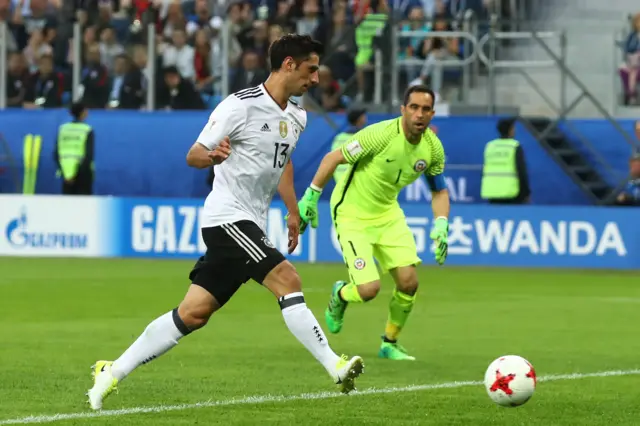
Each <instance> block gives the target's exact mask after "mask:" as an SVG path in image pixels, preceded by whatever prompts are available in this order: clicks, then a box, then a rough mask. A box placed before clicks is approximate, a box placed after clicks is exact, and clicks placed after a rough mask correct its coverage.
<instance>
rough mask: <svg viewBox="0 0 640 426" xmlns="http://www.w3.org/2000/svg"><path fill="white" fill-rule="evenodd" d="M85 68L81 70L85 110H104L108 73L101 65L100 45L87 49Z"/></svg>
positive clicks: (107, 88)
mask: <svg viewBox="0 0 640 426" xmlns="http://www.w3.org/2000/svg"><path fill="white" fill-rule="evenodd" d="M86 60H87V66H86V67H85V68H84V69H83V70H82V87H83V91H82V93H83V94H82V103H83V104H84V105H85V106H86V107H87V108H105V107H106V106H107V102H109V92H110V87H111V85H110V82H109V71H108V70H107V67H106V66H105V65H104V64H103V63H102V61H101V56H100V45H99V44H98V43H95V44H92V45H91V46H89V48H88V49H87V58H86Z"/></svg>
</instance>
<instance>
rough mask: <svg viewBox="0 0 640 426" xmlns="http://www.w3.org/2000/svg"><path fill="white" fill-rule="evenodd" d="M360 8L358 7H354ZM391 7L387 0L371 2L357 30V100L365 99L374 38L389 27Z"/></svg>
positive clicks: (372, 0)
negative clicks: (388, 16)
mask: <svg viewBox="0 0 640 426" xmlns="http://www.w3.org/2000/svg"><path fill="white" fill-rule="evenodd" d="M354 7H358V6H354ZM388 12H389V6H388V4H387V1H386V0H371V1H370V3H369V6H368V8H367V14H366V15H365V16H364V18H363V19H362V22H360V24H359V25H358V27H357V28H356V43H357V51H358V53H357V55H356V57H355V65H356V67H357V72H356V77H357V82H358V95H357V98H356V99H357V100H362V99H364V93H365V89H366V76H365V73H366V72H368V71H370V70H371V62H372V60H373V42H374V38H376V37H377V36H380V35H381V34H382V32H383V30H384V28H385V27H386V26H387V13H388Z"/></svg>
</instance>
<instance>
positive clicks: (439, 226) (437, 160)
mask: <svg viewBox="0 0 640 426" xmlns="http://www.w3.org/2000/svg"><path fill="white" fill-rule="evenodd" d="M432 158H433V160H434V161H433V163H432V164H431V166H430V167H429V169H427V171H426V178H427V184H428V185H429V189H430V190H431V210H433V217H434V218H435V219H434V222H433V230H432V231H431V235H430V237H431V239H432V240H434V242H435V244H436V247H435V257H436V262H438V263H439V264H440V265H442V264H443V263H444V261H445V260H446V258H447V254H448V253H449V242H448V237H449V211H450V208H451V204H450V200H449V191H448V190H447V184H446V181H445V178H444V159H445V155H444V149H443V148H442V144H441V143H440V141H438V143H437V144H435V147H434V151H433V153H432Z"/></svg>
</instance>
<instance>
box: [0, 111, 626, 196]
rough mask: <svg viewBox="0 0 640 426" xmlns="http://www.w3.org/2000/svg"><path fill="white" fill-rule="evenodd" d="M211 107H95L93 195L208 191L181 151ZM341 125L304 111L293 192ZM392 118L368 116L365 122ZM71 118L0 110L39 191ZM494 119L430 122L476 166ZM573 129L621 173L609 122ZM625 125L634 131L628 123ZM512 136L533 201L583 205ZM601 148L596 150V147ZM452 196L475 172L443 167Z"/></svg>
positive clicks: (451, 148)
mask: <svg viewBox="0 0 640 426" xmlns="http://www.w3.org/2000/svg"><path fill="white" fill-rule="evenodd" d="M207 116H208V112H151V113H149V112H121V111H92V112H91V113H90V116H89V119H88V123H89V124H91V125H92V126H93V127H94V129H95V132H96V158H95V160H96V161H95V167H96V182H95V191H96V194H97V195H113V196H121V197H173V198H185V197H187V198H201V197H204V196H206V194H207V192H208V187H207V185H206V175H207V172H206V171H203V170H193V169H190V168H189V167H187V165H186V164H185V154H186V152H187V150H188V149H189V147H190V146H191V144H192V143H193V142H194V141H195V139H196V137H197V136H198V133H199V132H200V130H201V128H202V126H203V124H204V123H205V122H206V121H207ZM331 117H332V119H333V120H334V121H335V122H336V124H337V125H338V126H339V129H337V130H334V129H332V128H331V127H329V126H328V125H327V123H326V121H325V120H324V119H323V118H322V117H320V116H318V115H315V114H312V113H310V114H309V120H308V121H309V123H308V126H307V129H306V130H305V132H304V133H303V135H302V137H301V139H300V141H299V144H298V148H297V149H296V151H295V153H294V156H293V161H294V164H295V166H296V178H295V180H296V189H297V192H298V193H302V192H303V191H304V188H305V187H306V186H307V185H308V182H309V181H310V179H311V177H312V176H313V174H314V172H315V169H316V167H317V165H318V164H319V162H320V160H321V159H322V156H323V155H324V154H325V153H326V152H327V150H328V148H329V146H330V144H331V140H332V139H333V136H334V135H335V134H336V133H337V131H339V130H341V129H343V128H344V127H345V126H346V123H345V119H344V116H343V115H339V114H332V115H331ZM388 118H391V116H387V115H371V116H370V117H369V122H376V121H380V120H384V119H388ZM68 119H69V116H68V114H67V112H66V111H63V110H49V111H24V110H5V111H2V112H0V133H1V134H2V136H3V137H4V139H5V140H6V141H7V142H8V144H9V147H10V150H11V152H12V154H13V155H14V157H15V158H16V159H17V161H18V166H19V168H20V176H22V173H23V170H22V163H23V161H22V152H23V139H24V136H25V135H26V134H29V133H31V134H37V135H41V136H42V140H43V142H42V153H41V159H40V166H39V170H38V181H37V187H36V192H37V193H39V194H56V193H59V192H60V186H61V183H60V180H59V179H57V178H56V170H55V166H54V163H53V147H54V142H55V137H56V132H57V128H58V126H59V125H60V124H62V123H64V122H65V121H67V120H68ZM496 121H497V118H495V117H442V118H440V117H438V118H436V119H434V124H435V125H436V126H437V127H438V129H439V131H438V134H439V136H440V138H441V139H442V141H443V143H444V146H445V149H446V153H447V161H448V163H449V164H476V165H477V164H481V163H482V151H483V148H484V144H485V143H486V142H488V141H489V140H491V139H493V138H494V137H495V136H496V131H495V125H496ZM572 124H573V125H574V127H575V128H577V129H581V131H582V133H584V134H587V135H597V136H598V137H597V138H595V137H594V138H591V139H592V140H601V141H602V143H603V146H602V147H601V153H602V155H603V156H604V157H605V158H606V159H607V160H608V161H609V162H611V163H613V164H615V165H616V167H617V168H619V169H620V171H621V172H622V173H625V170H624V169H625V168H626V161H627V158H628V156H629V148H628V145H627V144H626V143H625V142H624V141H623V140H622V138H621V137H619V136H618V135H614V134H612V132H611V128H610V125H609V124H607V123H605V122H604V121H597V120H575V121H573V122H572ZM622 125H623V126H624V127H625V128H627V129H629V130H631V128H632V126H633V123H632V122H631V121H628V122H623V123H622ZM517 139H518V140H519V141H520V142H521V144H522V145H523V147H524V149H525V152H526V157H527V163H528V167H529V174H530V176H531V187H532V192H533V196H532V201H533V203H535V204H546V205H554V204H555V205H558V204H560V205H567V204H574V205H581V204H587V203H589V201H588V200H587V198H586V197H585V196H584V194H583V193H582V192H581V191H580V189H579V188H578V187H577V186H576V185H575V184H574V183H573V182H572V181H571V180H570V179H569V178H568V177H567V176H566V175H565V173H564V172H563V171H562V169H560V167H558V165H557V164H556V163H554V162H553V160H552V159H551V158H550V157H549V156H548V155H547V153H546V152H545V151H544V150H543V149H542V148H541V147H540V146H539V144H538V143H537V141H536V140H535V139H534V138H533V137H532V135H531V134H529V133H528V132H527V131H526V130H525V129H524V128H523V127H522V126H519V127H518V129H517ZM599 149H600V148H599ZM446 174H447V176H448V178H449V180H448V182H449V186H450V190H451V194H452V198H453V199H454V201H455V202H458V203H474V202H481V200H480V197H479V194H480V179H479V178H480V172H479V171H477V170H448V171H447V173H446ZM0 192H13V191H12V189H11V186H10V184H9V182H8V179H7V174H6V173H5V174H3V175H0ZM328 195H329V191H325V194H324V196H325V197H328ZM400 199H401V201H404V202H407V203H424V202H425V201H428V200H429V194H428V191H427V188H426V185H425V184H424V182H422V181H420V182H417V183H416V184H414V185H413V186H412V187H409V188H407V189H406V190H405V191H404V192H403V194H401V197H400Z"/></svg>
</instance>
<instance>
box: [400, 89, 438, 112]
mask: <svg viewBox="0 0 640 426" xmlns="http://www.w3.org/2000/svg"><path fill="white" fill-rule="evenodd" d="M413 93H427V94H428V95H429V96H431V108H433V107H434V106H435V103H436V94H435V93H434V92H433V90H431V89H429V86H427V85H424V84H418V85H415V86H411V87H409V88H408V89H407V90H406V91H405V92H404V100H403V102H402V105H404V106H407V105H408V104H409V98H411V94H413Z"/></svg>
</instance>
